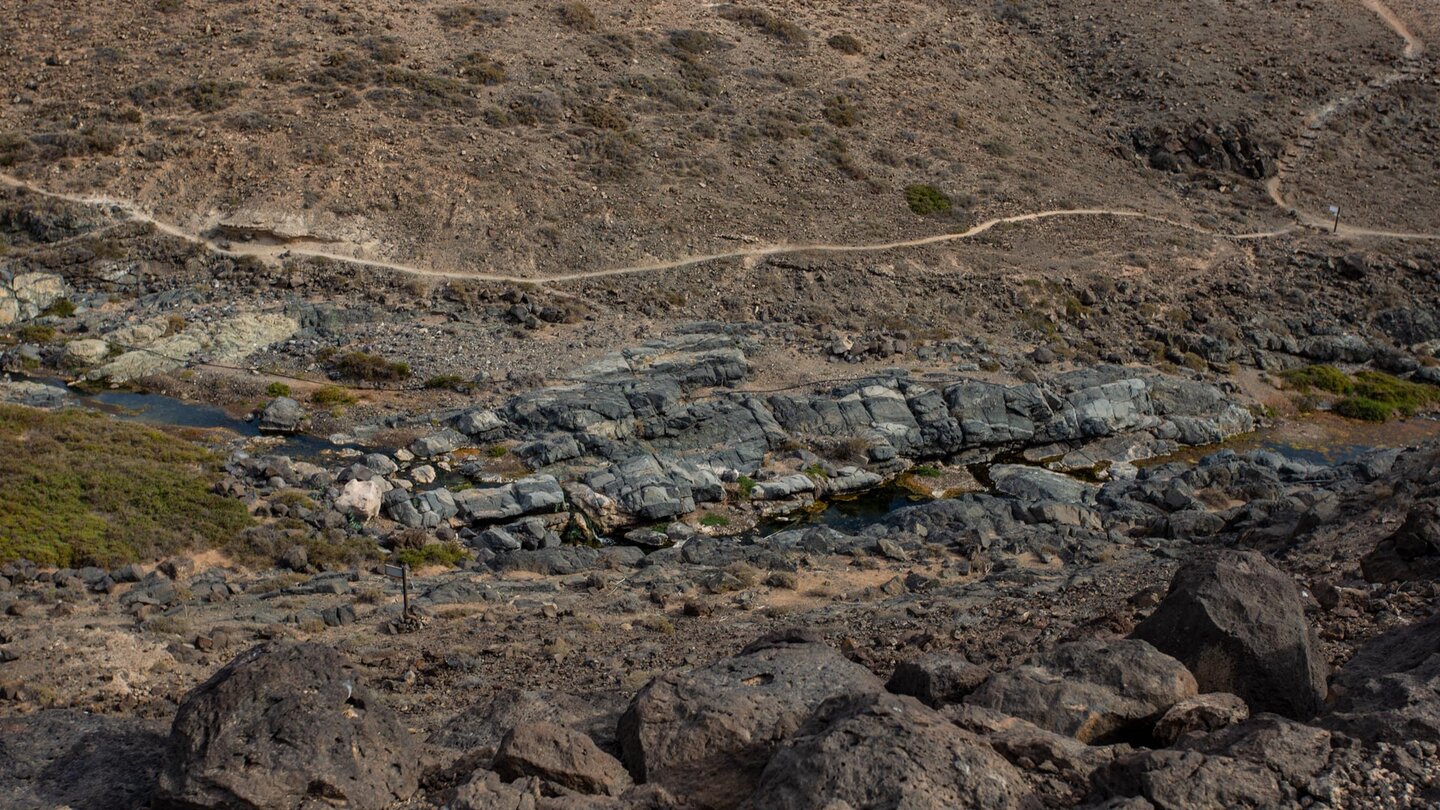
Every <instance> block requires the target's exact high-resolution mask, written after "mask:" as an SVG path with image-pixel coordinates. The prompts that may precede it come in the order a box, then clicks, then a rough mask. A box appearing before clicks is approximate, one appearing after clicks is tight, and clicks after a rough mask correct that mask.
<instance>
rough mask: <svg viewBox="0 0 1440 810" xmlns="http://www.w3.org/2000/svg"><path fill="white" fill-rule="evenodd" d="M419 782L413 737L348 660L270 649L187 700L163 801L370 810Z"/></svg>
mask: <svg viewBox="0 0 1440 810" xmlns="http://www.w3.org/2000/svg"><path fill="white" fill-rule="evenodd" d="M419 775H420V764H419V754H418V752H417V749H416V747H415V744H414V742H413V741H412V740H411V738H410V734H409V732H407V731H406V730H405V728H404V727H403V726H402V725H401V724H400V722H399V720H397V719H396V717H395V715H394V714H393V713H392V712H391V711H390V710H389V709H387V708H386V707H385V706H384V705H382V704H381V703H379V702H378V701H377V700H376V699H375V696H374V695H373V694H371V692H370V690H369V689H367V688H366V687H365V685H364V684H363V683H361V682H360V680H359V677H358V675H357V673H356V672H355V670H354V669H353V668H352V667H351V666H350V662H349V661H348V660H346V658H345V657H344V656H343V655H341V654H340V653H339V652H337V651H335V650H334V649H331V648H329V647H325V646H322V645H319V644H309V643H306V644H269V645H263V646H259V647H255V648H253V649H251V650H249V651H247V652H245V653H242V654H241V655H240V656H239V657H238V658H236V659H235V660H234V661H231V662H230V663H229V664H227V665H225V667H224V668H223V669H221V670H220V671H219V672H217V673H215V676H214V677H212V678H211V679H210V680H208V681H206V682H205V683H203V684H201V685H200V686H198V687H196V688H195V689H194V690H193V691H191V692H190V694H189V695H187V696H186V697H185V700H184V702H182V703H181V704H180V710H179V711H178V712H177V713H176V715H175V722H174V724H173V725H172V727H171V730H170V741H169V751H168V754H167V759H166V762H165V767H164V768H163V770H162V771H161V774H160V780H159V787H158V796H159V798H160V799H161V801H162V804H166V805H173V806H179V807H184V808H226V810H234V809H236V808H241V809H243V810H250V808H255V810H259V809H260V808H265V810H281V809H283V808H300V807H311V806H322V805H324V806H329V805H340V806H344V807H347V808H352V810H365V808H382V807H386V806H388V805H390V804H392V803H394V802H396V801H398V800H401V799H405V798H407V797H409V796H410V795H411V794H412V793H414V792H415V789H416V787H417V785H418V780H419Z"/></svg>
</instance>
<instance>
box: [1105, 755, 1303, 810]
mask: <svg viewBox="0 0 1440 810" xmlns="http://www.w3.org/2000/svg"><path fill="white" fill-rule="evenodd" d="M1094 788H1095V795H1094V796H1092V798H1094V799H1102V798H1121V797H1137V798H1143V799H1145V800H1147V801H1149V802H1150V804H1151V805H1152V806H1154V807H1156V808H1159V810H1191V808H1196V807H1215V808H1220V807H1281V806H1284V802H1283V801H1282V800H1283V799H1284V798H1285V792H1284V790H1283V788H1282V787H1281V785H1280V780H1279V779H1278V778H1276V776H1275V774H1273V773H1271V772H1270V770H1269V769H1268V768H1266V767H1265V766H1264V765H1261V764H1259V763H1256V762H1250V761H1248V760H1243V759H1236V758H1234V757H1227V756H1219V755H1211V754H1202V753H1200V752H1199V751H1174V750H1160V751H1144V752H1141V753H1137V754H1132V755H1130V756H1127V757H1122V758H1120V759H1118V760H1116V761H1115V762H1114V763H1113V764H1111V765H1110V766H1108V767H1106V768H1102V769H1101V770H1099V771H1098V772H1096V774H1095V778H1094Z"/></svg>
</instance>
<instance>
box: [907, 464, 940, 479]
mask: <svg viewBox="0 0 1440 810" xmlns="http://www.w3.org/2000/svg"><path fill="white" fill-rule="evenodd" d="M910 472H911V473H913V474H915V475H918V476H920V477H921V478H939V477H940V476H942V475H944V473H942V472H941V471H940V468H938V467H931V466H928V465H925V464H922V465H920V466H918V467H916V468H914V469H913V470H911V471H910Z"/></svg>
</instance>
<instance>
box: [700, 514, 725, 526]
mask: <svg viewBox="0 0 1440 810" xmlns="http://www.w3.org/2000/svg"><path fill="white" fill-rule="evenodd" d="M700 525H701V526H709V527H711V528H720V527H722V526H729V525H730V518H728V517H725V516H724V515H718V514H716V513H714V512H707V513H705V514H704V515H701V516H700Z"/></svg>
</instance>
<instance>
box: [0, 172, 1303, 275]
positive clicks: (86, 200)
mask: <svg viewBox="0 0 1440 810" xmlns="http://www.w3.org/2000/svg"><path fill="white" fill-rule="evenodd" d="M0 184H4V185H7V186H10V187H12V188H22V189H25V190H26V191H29V192H31V193H33V194H39V195H41V196H44V197H49V198H51V199H56V200H63V201H65V202H72V203H77V204H81V205H96V206H106V207H110V208H113V209H115V210H117V211H120V212H122V213H124V214H125V215H126V216H127V217H128V218H129V219H130V220H133V221H137V222H143V223H147V224H149V225H151V226H152V227H154V228H155V229H156V230H157V231H160V232H161V233H164V234H168V235H170V236H174V237H177V238H179V239H184V240H185V241H187V242H190V243H192V244H197V245H201V246H203V247H205V248H206V249H208V250H210V251H212V252H214V253H216V254H218V255H221V256H230V257H234V258H241V257H247V256H248V257H254V258H259V259H264V260H267V261H278V260H279V259H280V258H281V257H283V256H287V255H289V256H306V257H310V258H318V259H330V260H333V261H338V262H346V263H349V264H355V265H361V266H366V267H377V268H380V269H383V270H393V271H395V272H399V273H406V274H409V275H415V276H425V277H431V278H448V279H471V280H476V281H495V282H503V283H511V284H545V283H554V282H563V281H584V280H586V279H592V278H605V277H608V276H623V275H632V274H636V273H654V272H661V271H665V270H675V269H678V268H683V267H689V266H692V265H696V264H705V263H707V262H714V261H725V260H730V259H751V258H764V257H767V256H777V255H782V254H790V253H880V252H883V251H887V250H898V249H902V248H912V247H923V246H926V245H937V244H942V243H945V242H955V241H960V240H965V239H974V238H975V237H977V236H980V235H982V234H985V233H988V232H989V231H992V230H994V229H995V228H998V227H1000V226H1002V225H1013V224H1018V223H1024V222H1037V221H1040V220H1046V219H1059V218H1079V217H1090V218H1115V219H1138V220H1145V221H1147V222H1155V223H1158V224H1161V225H1166V226H1169V227H1172V228H1178V229H1180V230H1185V231H1190V232H1192V233H1198V234H1203V235H1205V236H1213V237H1217V238H1221V239H1235V240H1254V239H1269V238H1273V237H1276V236H1281V235H1283V234H1287V233H1291V232H1293V231H1295V230H1296V228H1295V227H1294V226H1290V227H1285V228H1280V229H1277V230H1272V231H1260V232H1256V233H1227V232H1224V231H1214V230H1211V229H1208V228H1202V227H1200V226H1198V225H1191V224H1187V223H1184V222H1179V221H1177V220H1173V219H1167V218H1165V217H1159V216H1155V215H1153V214H1147V213H1144V212H1143V211H1130V210H1126V209H1119V208H1059V209H1054V210H1050V211H1036V212H1033V213H1028V214H1017V215H1015V216H1009V217H996V218H994V219H988V220H986V221H984V222H981V223H979V224H977V225H975V226H973V227H971V228H970V229H969V230H965V231H961V232H958V233H942V234H936V235H933V236H923V237H918V238H915V239H902V240H898V241H893V242H874V243H866V244H855V245H847V244H836V243H829V242H816V243H796V244H776V245H762V246H758V247H752V248H743V249H741V250H734V251H727V252H723V253H704V254H697V255H693V256H684V257H681V258H678V259H670V260H666V261H661V262H652V263H649V264H638V265H630V266H625V267H612V268H607V269H604V270H583V271H579V272H575V273H561V274H558V275H553V276H543V277H535V276H511V275H504V274H500V273H479V272H467V271H462V270H438V269H435V268H432V267H422V266H417V265H411V264H403V263H400V262H389V261H384V260H381V259H367V258H363V257H357V256H349V255H346V254H343V253H336V252H334V251H329V250H323V249H320V248H309V247H305V246H304V245H303V244H288V245H264V244H255V243H248V242H240V243H229V244H228V246H222V245H220V244H219V243H217V242H216V241H214V240H213V239H210V238H209V237H206V236H204V235H203V234H199V233H195V232H193V231H190V230H187V229H185V228H182V227H181V226H179V225H176V224H174V223H170V222H165V221H163V220H160V219H157V218H155V217H154V216H153V215H151V214H150V213H148V212H146V211H145V210H144V209H143V208H141V207H140V206H139V205H138V204H136V203H134V202H132V201H130V200H122V199H117V198H114V197H109V196H104V195H83V194H67V193H64V192H58V191H50V190H48V189H43V188H40V187H38V186H36V185H34V184H32V183H29V182H26V181H25V180H21V179H20V178H18V177H15V176H13V175H10V174H6V173H4V172H0Z"/></svg>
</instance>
